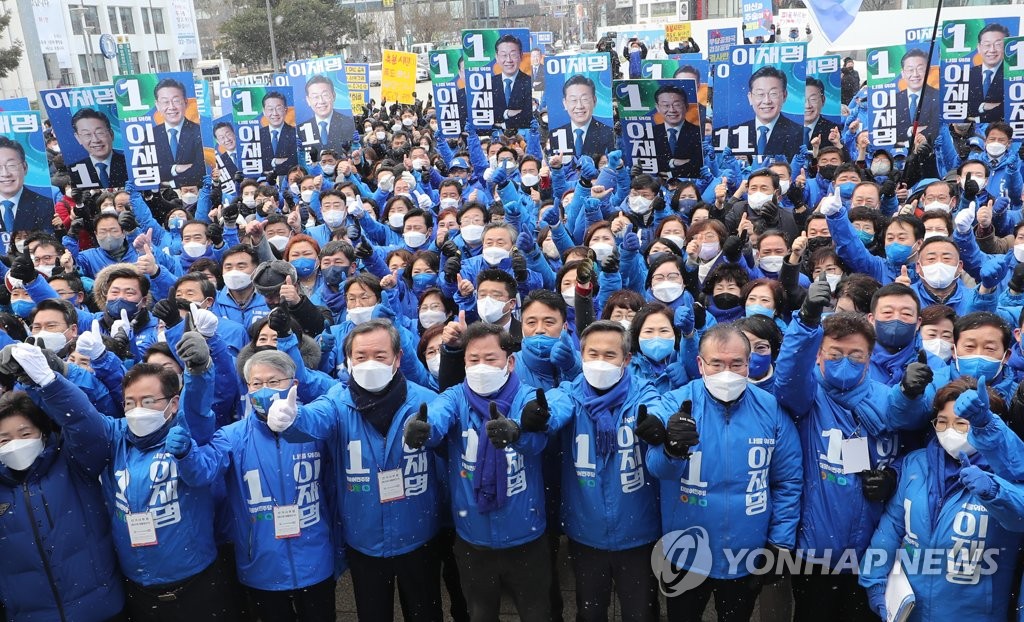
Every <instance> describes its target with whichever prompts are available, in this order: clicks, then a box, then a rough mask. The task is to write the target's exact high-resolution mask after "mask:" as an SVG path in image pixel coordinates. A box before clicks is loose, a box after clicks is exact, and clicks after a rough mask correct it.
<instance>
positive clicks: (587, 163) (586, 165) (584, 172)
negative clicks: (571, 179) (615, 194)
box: [580, 156, 597, 181]
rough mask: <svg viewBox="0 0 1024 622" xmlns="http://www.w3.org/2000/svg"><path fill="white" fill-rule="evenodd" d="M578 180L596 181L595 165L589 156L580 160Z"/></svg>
mask: <svg viewBox="0 0 1024 622" xmlns="http://www.w3.org/2000/svg"><path fill="white" fill-rule="evenodd" d="M580 179H586V180H587V181H594V180H595V179H597V165H595V164H594V158H591V157H590V156H583V157H582V158H580Z"/></svg>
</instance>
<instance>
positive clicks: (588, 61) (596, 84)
mask: <svg viewBox="0 0 1024 622" xmlns="http://www.w3.org/2000/svg"><path fill="white" fill-rule="evenodd" d="M544 73H545V75H546V76H547V79H546V81H545V83H544V89H545V91H544V96H545V99H546V100H547V103H548V128H549V129H548V144H549V146H550V151H551V152H552V153H559V154H563V155H570V154H571V155H573V156H575V157H577V158H578V157H580V156H583V155H589V156H592V157H593V158H594V160H595V161H596V160H597V158H598V157H599V156H600V155H602V154H605V153H608V152H609V151H613V150H615V148H616V145H615V129H614V128H615V122H614V120H613V118H612V70H611V62H610V60H609V58H608V55H607V54H572V55H564V56H548V57H547V58H545V59H544Z"/></svg>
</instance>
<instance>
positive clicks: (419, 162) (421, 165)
mask: <svg viewBox="0 0 1024 622" xmlns="http://www.w3.org/2000/svg"><path fill="white" fill-rule="evenodd" d="M412 168H413V170H416V171H422V170H423V169H425V168H427V161H426V160H424V159H423V158H416V159H415V160H413V161H412Z"/></svg>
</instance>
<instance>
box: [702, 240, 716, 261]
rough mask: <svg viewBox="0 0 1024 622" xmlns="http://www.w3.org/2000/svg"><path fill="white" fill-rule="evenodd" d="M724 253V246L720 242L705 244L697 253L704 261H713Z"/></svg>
mask: <svg viewBox="0 0 1024 622" xmlns="http://www.w3.org/2000/svg"><path fill="white" fill-rule="evenodd" d="M721 251H722V245H721V244H719V243H718V242H704V243H703V244H701V245H700V250H699V251H697V256H698V257H700V258H701V259H703V260H704V261H711V260H712V259H714V258H715V257H717V256H718V253H720V252H721Z"/></svg>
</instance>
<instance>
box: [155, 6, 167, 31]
mask: <svg viewBox="0 0 1024 622" xmlns="http://www.w3.org/2000/svg"><path fill="white" fill-rule="evenodd" d="M153 32H154V33H156V34H158V35H162V34H164V10H163V9H153Z"/></svg>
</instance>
